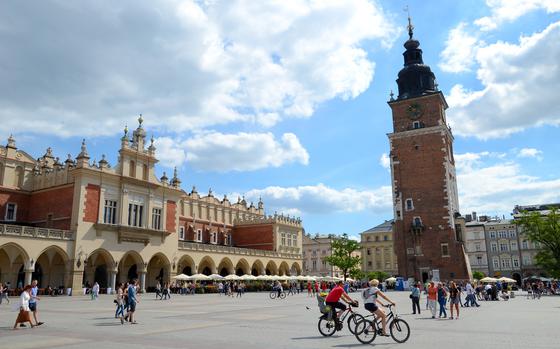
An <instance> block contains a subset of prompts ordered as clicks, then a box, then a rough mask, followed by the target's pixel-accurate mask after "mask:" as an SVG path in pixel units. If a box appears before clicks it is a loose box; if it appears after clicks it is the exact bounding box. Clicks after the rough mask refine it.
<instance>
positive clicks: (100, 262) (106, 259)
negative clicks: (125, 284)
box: [83, 249, 115, 288]
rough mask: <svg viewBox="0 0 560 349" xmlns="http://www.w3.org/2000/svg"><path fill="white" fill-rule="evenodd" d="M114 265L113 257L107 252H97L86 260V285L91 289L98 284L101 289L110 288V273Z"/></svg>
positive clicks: (100, 250)
mask: <svg viewBox="0 0 560 349" xmlns="http://www.w3.org/2000/svg"><path fill="white" fill-rule="evenodd" d="M114 265H115V262H114V261H113V257H112V256H111V254H110V253H109V252H108V251H107V250H104V249H99V250H95V251H94V252H93V253H92V254H91V255H90V256H89V257H88V259H87V260H86V266H85V268H84V279H83V280H84V281H83V282H84V285H85V286H90V287H91V286H93V284H94V283H95V282H97V283H98V284H99V287H101V288H107V287H110V282H111V281H110V280H109V272H110V271H111V270H112V268H113V266H114Z"/></svg>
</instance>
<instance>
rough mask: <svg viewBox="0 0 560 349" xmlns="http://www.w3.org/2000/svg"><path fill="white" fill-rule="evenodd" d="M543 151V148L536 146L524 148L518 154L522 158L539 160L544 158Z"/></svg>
mask: <svg viewBox="0 0 560 349" xmlns="http://www.w3.org/2000/svg"><path fill="white" fill-rule="evenodd" d="M542 154H543V152H542V151H541V150H538V149H535V148H523V149H521V150H520V151H519V153H518V154H517V156H518V157H520V158H536V159H538V160H542Z"/></svg>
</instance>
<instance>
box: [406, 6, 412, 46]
mask: <svg viewBox="0 0 560 349" xmlns="http://www.w3.org/2000/svg"><path fill="white" fill-rule="evenodd" d="M404 10H405V11H406V13H407V14H408V25H407V26H406V28H407V29H408V37H409V39H410V40H412V35H413V34H414V32H413V30H414V26H413V25H412V18H410V10H409V9H408V5H406V7H405V8H404Z"/></svg>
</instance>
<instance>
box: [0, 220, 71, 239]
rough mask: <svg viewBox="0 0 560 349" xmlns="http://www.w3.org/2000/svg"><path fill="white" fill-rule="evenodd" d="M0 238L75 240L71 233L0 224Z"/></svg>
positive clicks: (68, 231)
mask: <svg viewBox="0 0 560 349" xmlns="http://www.w3.org/2000/svg"><path fill="white" fill-rule="evenodd" d="M0 236H18V237H26V238H37V239H52V240H70V241H73V240H74V239H75V235H74V232H73V231H70V230H61V229H49V228H37V227H29V226H25V225H12V224H0Z"/></svg>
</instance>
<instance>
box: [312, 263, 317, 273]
mask: <svg viewBox="0 0 560 349" xmlns="http://www.w3.org/2000/svg"><path fill="white" fill-rule="evenodd" d="M312 265H313V269H312V270H313V271H315V270H317V261H313V262H312Z"/></svg>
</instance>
